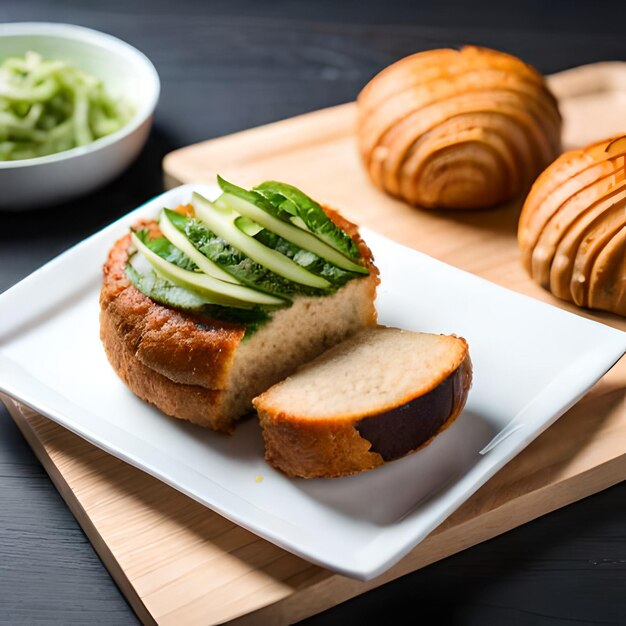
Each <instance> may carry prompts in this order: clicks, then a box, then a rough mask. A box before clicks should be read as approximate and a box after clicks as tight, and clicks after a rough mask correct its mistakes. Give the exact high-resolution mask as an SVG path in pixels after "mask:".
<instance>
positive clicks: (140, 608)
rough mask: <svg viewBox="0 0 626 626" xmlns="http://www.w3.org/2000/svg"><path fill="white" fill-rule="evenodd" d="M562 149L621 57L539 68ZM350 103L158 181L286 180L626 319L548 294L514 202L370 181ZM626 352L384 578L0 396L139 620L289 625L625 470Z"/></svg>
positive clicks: (625, 77) (619, 79) (595, 106)
mask: <svg viewBox="0 0 626 626" xmlns="http://www.w3.org/2000/svg"><path fill="white" fill-rule="evenodd" d="M549 80H550V84H551V86H552V89H553V90H554V91H555V93H556V95H557V97H558V98H559V102H560V105H561V110H562V112H563V115H564V118H565V129H564V133H565V135H564V138H565V144H566V147H572V146H576V145H583V144H585V143H588V142H590V141H591V140H593V139H596V138H601V137H604V136H609V135H611V134H613V133H615V132H619V131H626V122H625V121H624V120H626V64H622V63H604V64H596V65H591V66H585V67H582V68H576V69H573V70H569V71H566V72H563V73H560V74H558V75H554V76H551V77H550V79H549ZM354 120H355V110H354V105H353V104H347V105H342V106H339V107H334V108H331V109H326V110H323V111H320V112H316V113H312V114H309V115H305V116H301V117H297V118H294V119H291V120H286V121H283V122H278V123H276V124H271V125H268V126H264V127H260V128H256V129H253V130H250V131H246V132H243V133H238V134H236V135H231V136H228V137H223V138H220V139H215V140H211V141H207V142H204V143H200V144H197V145H194V146H190V147H187V148H184V149H181V150H178V151H176V152H174V153H171V154H170V155H168V156H167V157H166V159H165V161H164V171H165V176H166V182H167V184H168V185H169V186H172V185H175V184H178V183H181V182H214V181H215V175H216V174H217V173H220V174H222V175H223V176H225V177H226V178H231V179H232V180H234V181H237V182H239V183H242V184H254V183H256V182H258V181H260V180H264V179H267V178H277V179H282V180H286V181H289V182H291V183H293V184H296V185H298V186H300V187H302V189H303V190H305V191H306V192H308V193H310V194H311V195H312V196H314V197H316V198H317V199H319V200H320V201H322V202H325V203H327V204H329V205H331V206H336V207H338V208H341V210H342V212H344V213H345V214H346V215H347V216H348V217H349V218H351V219H353V220H354V221H356V222H358V223H359V224H362V225H366V226H369V227H370V228H373V229H375V230H377V231H379V232H381V233H383V234H385V235H387V236H389V237H391V238H393V239H396V240H397V241H399V242H401V243H404V244H406V245H409V246H413V247H415V248H417V249H419V250H421V251H423V252H426V253H427V254H430V255H432V256H434V257H436V258H439V259H441V260H443V261H446V262H448V263H450V264H452V265H456V266H458V267H460V268H463V269H465V270H467V271H470V272H473V273H475V274H478V275H480V276H483V277H484V278H487V279H489V280H491V281H494V282H496V283H498V284H500V285H503V286H506V287H509V288H511V289H514V290H516V291H519V292H522V293H525V294H528V295H530V296H532V297H535V298H538V299H540V300H544V301H546V302H550V303H551V304H555V305H557V306H561V307H563V308H565V309H568V310H570V311H573V312H575V313H578V314H581V315H585V316H586V317H590V318H592V319H597V320H599V321H601V322H604V323H606V324H610V325H611V326H614V327H616V328H620V329H622V330H626V320H624V319H623V318H618V317H617V316H613V315H610V314H592V313H591V312H588V311H580V310H578V309H576V308H575V307H573V306H571V305H568V304H566V303H563V302H561V301H558V300H556V299H554V298H553V297H552V296H550V295H549V294H548V293H546V292H545V291H543V290H542V289H541V288H539V287H537V286H536V285H535V284H534V283H532V282H531V281H530V280H529V279H528V277H527V276H526V274H525V273H524V272H523V270H522V269H521V267H520V265H519V262H518V255H517V247H516V242H515V229H516V223H517V216H518V214H519V205H517V204H511V205H509V206H506V207H502V208H500V209H497V210H492V211H483V212H474V213H460V212H452V213H446V214H440V213H431V212H425V211H419V210H416V209H413V208H411V207H408V206H406V205H404V204H403V203H401V202H397V201H394V200H392V199H390V198H389V197H387V196H385V195H384V194H382V193H381V192H379V191H377V190H376V189H374V188H373V187H372V186H371V185H370V183H369V181H368V180H367V178H366V176H365V174H364V172H363V170H362V168H361V164H360V162H359V160H358V157H357V152H356V147H355V141H354V135H353V129H354ZM625 389H626V359H622V360H621V362H620V363H618V364H617V365H616V366H615V367H614V368H613V369H612V370H611V371H610V372H609V373H608V374H607V375H606V376H605V377H604V378H603V379H602V380H601V381H600V382H599V383H598V384H597V385H596V386H595V387H594V388H593V389H592V390H591V391H590V392H589V393H588V394H587V395H586V396H585V397H584V398H583V399H582V400H581V401H580V402H578V404H576V405H575V406H574V407H573V408H572V409H571V410H570V411H568V412H567V413H566V414H565V415H564V416H563V417H561V418H560V419H559V420H558V421H557V422H556V424H555V425H553V426H552V427H551V428H550V429H549V430H547V431H546V432H545V433H544V434H543V435H541V436H540V437H539V438H538V439H537V440H535V441H534V442H533V443H532V444H531V445H530V446H529V447H528V448H527V449H526V450H524V451H523V452H522V453H521V454H520V455H518V456H517V457H516V458H515V459H514V460H513V461H511V462H510V463H509V464H508V465H507V466H506V467H505V468H504V469H503V470H501V471H500V472H499V473H498V474H497V475H496V476H495V477H494V478H492V479H491V480H490V481H489V482H488V483H487V484H486V485H485V486H483V487H482V488H481V489H480V490H479V491H478V492H477V493H476V494H475V495H474V496H473V497H472V498H471V499H470V500H468V501H467V502H466V503H465V504H464V505H463V506H462V507H461V508H460V509H458V510H457V511H456V512H455V513H454V514H453V515H452V516H451V517H449V518H448V519H447V520H446V521H445V522H444V523H443V524H442V525H441V526H440V527H439V528H437V529H436V530H435V531H434V532H433V533H432V534H431V535H430V536H429V537H428V538H427V539H426V540H424V541H423V542H422V543H421V544H420V545H418V546H417V547H416V548H415V549H414V550H413V551H412V552H411V553H410V554H409V555H408V556H407V557H405V558H404V559H403V560H402V561H401V562H400V563H398V564H397V565H396V566H395V567H393V568H392V569H391V570H389V571H387V572H386V573H385V574H384V575H382V576H381V577H379V578H377V579H374V580H372V581H368V582H358V581H355V580H352V579H349V578H346V577H343V576H339V575H337V574H333V573H331V572H329V571H327V570H324V569H322V568H320V567H318V566H314V565H311V564H309V563H308V562H306V561H304V560H302V559H300V558H299V557H296V556H294V555H292V554H290V553H287V552H285V551H284V550H282V549H280V548H278V547H276V546H274V545H273V544H270V543H268V542H266V541H265V540H262V539H259V538H257V537H256V536H254V535H252V534H251V533H249V532H248V531H245V530H243V529H241V528H239V527H237V526H236V525H234V524H232V523H231V522H229V521H228V520H226V519H224V518H222V517H220V516H219V515H217V514H215V513H213V512H211V511H210V510H208V509H206V508H204V507H203V506H201V505H200V504H198V503H196V502H194V501H193V500H191V499H189V498H187V497H186V496H184V495H182V494H180V493H178V492H176V491H174V490H173V489H172V488H170V487H168V486H166V485H164V484H163V483H161V482H159V481H158V480H156V479H154V478H152V477H151V476H148V475H147V474H144V473H142V472H141V471H139V470H137V469H135V468H133V467H131V466H129V465H126V464H125V463H124V462H122V461H120V460H118V459H116V458H114V457H112V456H109V455H107V454H106V453H104V452H102V451H101V450H99V449H97V448H95V447H93V446H92V445H90V444H88V443H87V442H85V441H83V440H82V439H80V438H79V437H77V436H75V435H73V434H71V433H69V432H68V431H66V430H64V429H63V428H61V427H60V426H58V425H56V424H54V423H53V422H50V421H48V420H47V419H45V418H43V417H41V416H39V415H37V414H36V413H34V412H32V411H31V410H29V409H27V408H25V407H23V406H21V405H19V404H17V403H15V402H14V401H12V400H10V399H9V398H6V397H4V398H3V400H4V401H5V403H6V404H7V407H8V409H9V411H10V412H11V415H12V416H13V418H14V419H15V421H16V422H17V424H18V426H19V427H20V429H21V430H22V432H23V433H24V435H25V437H26V438H27V440H28V441H29V443H30V445H31V446H32V448H33V449H34V451H35V453H36V454H37V455H38V457H39V458H40V459H41V461H42V463H43V464H44V466H45V467H46V469H47V470H48V472H49V473H50V476H51V477H52V480H53V481H54V483H55V485H56V486H57V488H58V489H59V491H60V492H61V494H62V495H63V497H64V498H65V500H66V502H67V503H68V505H69V507H70V508H71V510H72V511H73V513H74V515H75V516H76V517H77V519H78V521H79V522H80V523H81V525H82V527H83V529H84V530H85V532H86V533H87V535H88V536H89V538H90V539H91V541H92V542H93V544H94V546H95V548H96V550H97V551H98V553H99V554H100V556H101V558H102V560H103V561H104V563H105V564H106V565H107V567H108V568H109V570H110V572H111V574H112V575H113V577H114V578H115V580H116V581H117V583H118V585H119V586H120V588H121V589H122V590H123V592H124V593H125V594H126V596H127V598H128V600H129V602H130V603H131V605H132V606H133V608H134V609H135V611H136V612H137V614H138V615H139V617H140V618H141V619H142V621H144V622H145V623H159V624H164V625H167V624H172V625H179V624H199V623H202V624H218V623H220V624H221V623H226V622H228V623H237V624H246V623H249V624H258V623H263V624H287V623H293V622H295V621H298V620H300V619H303V618H305V617H307V616H310V615H313V614H315V613H317V612H319V611H322V610H324V609H326V608H328V607H330V606H333V605H336V604H338V603H340V602H342V601H344V600H347V599H348V598H351V597H353V596H355V595H358V594H361V593H363V592H365V591H367V590H369V589H372V588H374V587H377V586H379V585H382V584H384V583H386V582H388V581H390V580H393V579H395V578H397V577H399V576H402V575H404V574H406V573H408V572H411V571H413V570H415V569H418V568H420V567H423V566H425V565H427V564H429V563H432V562H434V561H436V560H439V559H442V558H444V557H446V556H448V555H450V554H453V553H455V552H458V551H460V550H463V549H465V548H467V547H469V546H472V545H475V544H476V543H479V542H481V541H484V540H486V539H489V538H491V537H494V536H495V535H498V534H500V533H503V532H505V531H507V530H510V529H511V528H514V527H516V526H519V525H521V524H524V523H525V522H528V521H529V520H532V519H534V518H536V517H538V516H540V515H543V514H545V513H548V512H550V511H553V510H554V509H556V508H559V507H561V506H564V505H566V504H569V503H571V502H574V501H576V500H579V499H581V498H584V497H586V496H588V495H590V494H592V493H595V492H597V491H599V490H601V489H605V488H607V487H609V486H611V485H613V484H616V483H618V482H620V481H621V480H623V479H625V478H626V398H625Z"/></svg>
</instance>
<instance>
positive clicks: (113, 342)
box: [100, 209, 378, 432]
mask: <svg viewBox="0 0 626 626" xmlns="http://www.w3.org/2000/svg"><path fill="white" fill-rule="evenodd" d="M325 211H326V212H327V214H328V215H329V217H330V218H331V219H332V220H333V221H334V222H335V223H336V224H337V225H339V226H340V227H341V228H343V229H344V230H345V231H346V232H348V233H349V234H350V236H352V238H353V239H354V240H355V241H356V242H357V243H358V245H359V249H360V251H361V254H362V255H363V257H364V259H365V261H366V264H367V266H368V268H369V270H370V274H369V276H365V277H363V278H357V279H354V280H351V281H349V282H348V283H347V284H346V285H344V286H343V287H342V288H341V289H339V290H338V291H337V292H336V293H334V294H332V295H330V296H325V297H301V298H297V299H296V300H295V301H294V304H293V305H292V306H291V307H289V308H285V309H281V310H279V311H277V312H276V313H275V314H274V315H273V318H272V320H271V321H270V322H268V323H267V324H265V325H264V326H262V327H261V328H260V329H259V330H257V331H256V332H255V333H254V334H252V335H251V336H250V337H249V338H246V339H244V335H245V331H246V327H245V326H244V325H241V324H232V323H225V322H219V321H212V320H207V319H206V318H201V317H197V316H194V315H190V314H186V313H184V312H181V311H177V310H174V309H171V308H169V307H166V306H163V305H161V304H158V303H157V302H154V301H153V300H151V299H150V298H148V297H147V296H145V295H144V294H142V293H141V292H140V291H138V290H137V289H136V288H135V287H134V286H133V285H131V284H130V282H129V280H128V278H127V276H126V274H125V272H124V268H125V267H126V264H127V262H128V248H129V245H130V237H129V236H128V235H127V236H125V237H123V238H122V239H120V240H119V241H118V242H117V243H116V244H115V246H114V247H113V249H112V250H111V252H110V254H109V258H108V260H107V262H106V263H105V265H104V279H103V284H102V290H101V294H100V307H101V310H100V336H101V339H102V342H103V345H104V349H105V351H106V354H107V357H108V359H109V361H110V362H111V365H112V366H113V368H114V369H115V371H116V372H117V374H118V375H119V376H120V378H121V379H122V380H123V381H124V382H125V383H126V384H127V385H128V387H129V388H130V389H131V391H133V392H134V393H135V394H136V395H137V396H139V397H140V398H142V399H143V400H146V401H148V402H150V403H152V404H154V405H155V406H156V407H158V408H159V409H161V410H162V411H163V412H164V413H167V414H168V415H171V416H173V417H178V418H181V419H186V420H189V421H191V422H194V423H196V424H199V425H201V426H206V427H209V428H212V429H214V430H219V431H224V432H230V431H231V430H232V428H233V426H234V424H235V421H236V419H237V418H239V417H240V416H242V415H243V414H245V413H247V412H248V411H250V410H251V409H252V405H251V401H252V398H253V397H254V396H255V395H257V394H258V393H260V392H262V391H263V390H265V389H267V388H268V387H269V386H270V385H272V384H274V383H275V382H277V381H279V380H281V379H282V378H284V377H285V376H286V375H288V374H289V373H291V372H292V371H293V370H294V369H295V368H296V367H297V366H298V365H300V364H302V363H304V362H306V361H308V360H310V359H312V358H314V357H316V356H317V355H318V354H320V353H321V352H323V351H324V350H326V349H327V348H329V347H330V346H333V345H335V344H336V343H338V342H340V341H342V340H343V339H345V338H346V337H348V336H350V335H351V334H353V333H354V332H356V331H358V330H359V329H361V328H363V327H367V326H372V325H374V324H375V323H376V310H375V307H374V299H375V295H376V286H377V284H378V270H377V269H376V267H375V266H374V263H373V260H372V255H371V252H370V251H369V249H368V248H367V246H366V245H365V243H364V242H363V241H362V240H361V239H360V237H359V235H358V230H357V227H356V226H355V225H354V224H352V223H350V222H348V221H347V220H345V219H343V218H342V217H341V216H339V215H338V214H337V213H336V212H334V211H332V210H329V209H325ZM143 225H144V226H148V227H149V228H156V225H155V224H154V223H143Z"/></svg>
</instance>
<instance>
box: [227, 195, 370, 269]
mask: <svg viewBox="0 0 626 626" xmlns="http://www.w3.org/2000/svg"><path fill="white" fill-rule="evenodd" d="M216 204H217V206H218V207H221V208H226V207H228V208H230V209H232V210H233V211H237V212H238V213H240V214H241V215H244V216H245V217H248V218H250V219H251V220H253V221H254V222H256V223H257V224H260V225H261V226H263V227H264V228H267V229H268V230H271V231H272V232H274V233H276V234H277V235H280V236H281V237H282V238H283V239H286V240H287V241H290V242H291V243H293V244H295V245H296V246H298V247H300V248H302V249H303V250H308V251H309V252H313V253H314V254H316V255H317V256H319V257H321V258H323V259H326V260H327V261H330V263H333V265H336V266H337V267H340V268H341V269H344V270H348V271H350V272H358V273H360V274H369V270H368V269H367V268H366V267H363V266H362V265H358V264H357V263H355V262H354V261H351V260H350V259H349V258H348V257H346V256H344V255H343V254H342V253H341V252H339V251H338V250H336V249H335V248H332V247H331V246H329V245H328V244H327V243H325V242H324V241H322V240H321V239H318V238H317V237H316V236H315V235H313V234H311V233H309V232H307V231H305V230H302V229H301V228H298V227H297V226H294V225H293V224H290V223H289V222H284V221H283V220H281V219H279V218H277V217H274V216H273V215H271V214H270V213H268V212H267V211H265V210H263V209H262V208H261V207H259V206H257V205H256V204H253V203H252V202H250V201H249V200H246V199H244V198H242V197H240V196H236V195H233V194H232V193H230V192H228V193H226V192H225V193H223V194H222V195H221V196H220V197H219V198H218V199H217V201H216Z"/></svg>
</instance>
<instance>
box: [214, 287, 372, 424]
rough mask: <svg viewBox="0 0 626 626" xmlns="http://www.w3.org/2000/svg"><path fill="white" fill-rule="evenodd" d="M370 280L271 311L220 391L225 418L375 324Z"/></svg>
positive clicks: (238, 356) (243, 347) (246, 342)
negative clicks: (341, 342) (273, 312)
mask: <svg viewBox="0 0 626 626" xmlns="http://www.w3.org/2000/svg"><path fill="white" fill-rule="evenodd" d="M375 289H376V277H375V276H374V275H370V276H368V277H365V278H359V279H355V280H351V281H350V282H348V283H347V284H346V285H344V286H343V287H342V288H341V289H340V290H339V291H337V292H336V293H335V294H333V295H332V296H327V297H324V298H316V297H306V298H298V299H297V300H295V302H294V304H293V306H291V307H289V308H287V309H282V310H280V311H277V312H276V313H275V314H274V316H273V318H272V321H271V323H269V324H267V325H266V326H263V327H261V328H260V329H259V330H258V331H256V332H255V333H254V334H253V335H252V336H251V337H249V338H248V339H245V340H244V341H242V342H241V343H240V344H239V346H238V348H237V352H236V353H235V358H234V361H233V364H232V367H231V371H230V380H229V384H228V387H227V389H226V391H225V398H224V402H225V406H224V410H225V413H227V414H231V415H242V414H244V413H245V412H247V411H249V410H250V409H251V408H252V406H251V404H250V400H251V398H253V397H254V396H256V395H258V394H259V393H261V392H262V391H265V390H266V389H268V388H269V387H270V386H271V385H273V384H275V383H276V382H277V381H279V380H281V379H283V378H284V377H285V376H287V375H288V374H290V373H292V372H293V371H294V370H295V369H296V368H297V367H298V366H299V365H301V364H302V363H305V362H307V361H309V360H311V359H313V358H315V357H316V356H318V355H319V354H321V353H322V352H323V351H324V350H326V349H328V348H329V347H331V346H333V345H335V344H337V343H338V342H340V341H342V340H344V339H345V338H347V337H349V336H350V335H352V334H354V333H355V332H356V331H358V330H359V329H362V328H363V327H364V326H365V327H370V326H372V325H374V324H375V323H376V311H375V308H374V296H375Z"/></svg>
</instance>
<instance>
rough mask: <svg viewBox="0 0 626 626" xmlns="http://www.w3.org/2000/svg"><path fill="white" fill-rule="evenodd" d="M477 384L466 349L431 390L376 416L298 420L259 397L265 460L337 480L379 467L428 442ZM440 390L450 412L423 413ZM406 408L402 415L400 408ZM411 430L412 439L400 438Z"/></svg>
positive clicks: (294, 472) (439, 403)
mask: <svg viewBox="0 0 626 626" xmlns="http://www.w3.org/2000/svg"><path fill="white" fill-rule="evenodd" d="M466 348H467V344H466ZM471 384H472V362H471V359H470V356H469V352H468V351H467V350H466V352H465V353H464V358H463V359H462V361H461V363H456V364H455V365H454V367H453V368H452V369H451V370H448V371H442V372H441V375H440V376H439V377H437V378H436V379H433V382H432V385H431V387H430V388H429V389H428V390H426V392H425V393H422V394H420V395H419V396H417V397H408V398H404V399H402V400H401V401H399V402H398V403H397V404H396V405H394V406H393V407H390V406H385V407H381V409H380V412H377V413H375V414H368V415H363V416H356V417H355V416H351V417H349V418H346V417H345V416H341V415H338V416H336V417H335V418H334V419H328V418H324V419H311V418H298V416H294V415H285V414H284V413H282V412H280V411H279V410H276V408H275V407H273V406H271V405H270V404H269V403H267V402H265V401H264V398H263V395H261V396H259V397H258V398H255V400H254V402H253V404H254V406H255V408H256V409H257V411H258V413H259V418H260V423H261V428H262V430H263V439H264V441H265V458H266V460H267V461H268V463H269V464H270V465H272V466H274V467H276V468H277V469H279V470H281V471H282V472H284V473H285V474H287V475H288V476H292V477H299V478H335V477H339V476H348V475H350V474H356V473H358V472H362V471H365V470H370V469H373V468H375V467H378V466H380V465H382V464H383V463H386V462H388V461H392V460H394V459H397V458H400V457H402V456H405V455H407V454H410V453H412V452H416V451H417V450H419V449H420V448H423V447H424V446H426V445H428V444H429V443H430V442H431V441H432V440H433V439H434V437H435V436H436V435H438V434H439V433H440V432H442V431H443V430H445V429H446V428H448V426H450V425H451V424H452V423H453V422H454V420H455V419H456V418H457V417H458V416H459V414H460V413H461V411H462V410H463V407H464V406H465V403H466V401H467V396H468V394H469V390H470V387H471ZM439 392H443V393H445V394H447V395H448V401H447V402H445V401H444V402H442V401H441V398H440V399H439V400H438V401H437V402H436V403H435V404H436V405H437V406H439V407H445V413H439V414H434V415H433V414H431V413H423V411H424V409H425V408H426V407H427V406H428V404H429V403H428V402H424V400H427V398H428V396H431V397H432V396H433V395H434V394H438V393H439ZM420 405H421V406H420ZM401 407H402V411H401V413H398V412H396V411H397V410H398V409H400V408H401ZM430 408H432V405H431V407H430ZM398 415H402V420H403V421H404V423H402V421H398ZM390 416H391V417H390ZM415 420H424V421H426V426H425V427H423V428H420V429H418V430H417V431H415V430H414V429H413V428H412V427H411V426H410V425H409V424H410V422H411V421H415ZM367 421H370V423H374V422H378V424H377V425H376V432H375V435H376V438H377V441H376V443H375V444H373V443H372V441H370V440H368V439H367V438H366V436H365V432H364V431H367V429H364V428H363V427H362V426H363V424H364V423H365V422H367ZM390 421H393V424H391V423H389V422H390ZM407 426H408V428H407ZM372 430H373V429H370V432H372ZM359 431H360V432H359ZM407 433H408V437H407V438H404V439H403V440H401V441H398V437H402V436H403V435H405V436H406V435H407Z"/></svg>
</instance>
